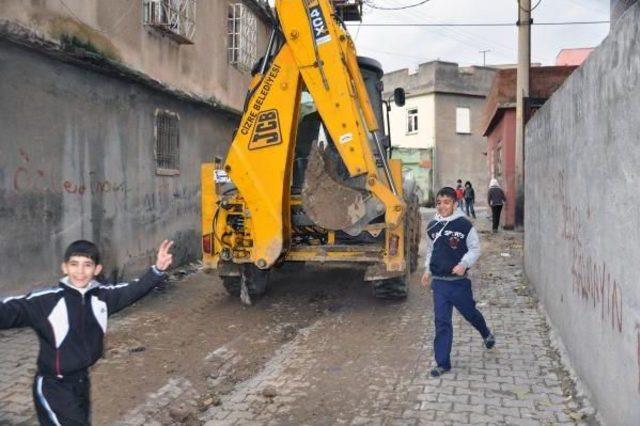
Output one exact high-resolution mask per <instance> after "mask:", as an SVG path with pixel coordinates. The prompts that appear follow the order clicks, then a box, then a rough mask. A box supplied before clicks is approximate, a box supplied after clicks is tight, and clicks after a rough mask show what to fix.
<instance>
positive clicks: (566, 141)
mask: <svg viewBox="0 0 640 426" xmlns="http://www.w3.org/2000/svg"><path fill="white" fill-rule="evenodd" d="M638 22H640V4H636V5H635V6H633V8H632V9H629V11H628V12H627V13H626V14H625V15H623V16H622V18H621V19H620V21H619V22H618V24H617V25H616V27H615V28H614V29H613V30H612V32H611V34H610V35H609V37H608V38H607V39H606V40H605V41H604V42H603V43H602V45H601V46H599V47H598V48H597V49H596V51H595V52H594V53H593V54H592V55H591V56H590V57H589V59H588V60H587V61H586V62H585V63H584V64H583V66H582V67H581V68H579V69H578V70H577V71H576V72H575V73H574V74H573V75H572V76H571V77H570V78H569V79H568V80H567V81H566V82H565V84H564V85H563V87H562V88H561V89H560V90H558V91H557V92H556V93H555V94H554V95H553V97H552V98H551V100H550V101H548V102H547V103H546V104H545V105H544V107H543V108H542V109H540V110H539V111H538V113H537V114H536V115H535V117H534V118H533V119H532V120H531V121H530V122H529V124H528V125H527V128H526V164H525V170H526V177H525V180H526V188H525V193H526V207H525V268H526V273H527V277H528V279H529V281H530V282H531V283H532V284H533V285H534V286H535V287H536V289H537V292H538V294H539V296H540V300H541V302H542V303H543V304H544V306H545V309H546V310H547V312H548V314H549V316H550V318H551V321H552V323H553V326H554V328H555V329H556V330H557V331H558V334H559V336H560V337H561V339H562V341H563V344H564V346H565V347H566V349H567V352H568V355H569V357H570V358H571V362H572V364H573V367H574V368H575V370H576V372H577V373H578V374H579V376H580V377H581V378H582V380H583V383H584V384H585V385H586V388H587V389H588V391H589V393H590V394H591V397H592V399H593V401H594V403H595V405H596V407H597V409H598V410H599V412H600V414H601V416H602V418H603V420H604V421H605V422H606V423H607V424H611V425H637V424H640V279H639V278H638V277H640V262H639V260H640V214H638V203H639V202H640V195H639V192H638V188H640V138H639V135H640V120H638V117H640V27H639V26H638Z"/></svg>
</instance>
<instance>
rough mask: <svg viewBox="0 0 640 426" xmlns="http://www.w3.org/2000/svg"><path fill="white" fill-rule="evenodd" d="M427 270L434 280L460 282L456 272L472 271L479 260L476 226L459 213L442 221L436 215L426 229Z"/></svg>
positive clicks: (455, 212)
mask: <svg viewBox="0 0 640 426" xmlns="http://www.w3.org/2000/svg"><path fill="white" fill-rule="evenodd" d="M427 237H428V240H427V242H428V245H427V256H426V259H425V269H426V268H428V270H429V272H430V273H431V275H432V276H433V277H434V278H444V279H459V278H460V277H459V276H457V275H453V273H452V271H453V268H454V267H455V266H456V265H458V264H461V265H463V266H464V267H465V268H466V269H469V268H471V266H473V264H475V262H476V261H477V260H478V257H480V240H479V238H478V233H477V232H476V230H475V228H474V227H473V224H472V223H471V222H470V221H469V220H468V219H467V218H466V217H465V216H464V214H463V213H462V212H460V211H459V210H457V209H456V210H454V213H453V214H452V215H451V216H448V217H446V218H443V217H441V216H439V215H436V216H435V217H434V218H433V220H431V221H430V222H429V224H428V225H427Z"/></svg>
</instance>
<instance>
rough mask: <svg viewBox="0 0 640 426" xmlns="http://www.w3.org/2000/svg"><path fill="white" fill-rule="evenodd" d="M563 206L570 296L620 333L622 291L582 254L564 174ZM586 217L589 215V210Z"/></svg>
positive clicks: (604, 268) (602, 267) (578, 226)
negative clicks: (590, 307)
mask: <svg viewBox="0 0 640 426" xmlns="http://www.w3.org/2000/svg"><path fill="white" fill-rule="evenodd" d="M558 180H559V183H560V184H559V185H558V187H559V188H560V193H559V198H560V202H561V203H562V206H563V208H562V237H563V238H564V239H565V240H567V241H568V242H570V243H571V257H572V264H571V278H572V282H571V286H572V290H573V293H574V294H575V295H576V296H578V297H579V298H581V299H582V300H584V301H585V302H588V303H589V304H590V305H591V306H592V308H593V309H599V310H600V319H601V320H602V321H603V322H605V321H606V322H608V323H609V324H610V326H611V328H612V330H615V331H617V332H619V333H622V325H623V321H622V306H623V297H622V290H621V287H620V285H619V284H618V281H617V280H616V279H615V278H614V277H612V276H611V273H610V272H609V269H608V268H607V264H606V262H604V261H603V262H599V261H596V260H594V259H593V258H592V257H591V256H590V255H588V254H587V253H585V251H586V250H585V248H584V246H583V244H582V238H581V236H582V234H583V232H582V223H581V221H580V220H579V216H580V211H579V210H578V209H577V208H576V207H573V206H571V203H570V202H569V200H568V199H567V195H566V193H565V188H566V185H565V177H564V172H560V173H559V176H558ZM587 211H588V212H589V213H588V215H589V216H590V215H591V213H590V211H589V209H587Z"/></svg>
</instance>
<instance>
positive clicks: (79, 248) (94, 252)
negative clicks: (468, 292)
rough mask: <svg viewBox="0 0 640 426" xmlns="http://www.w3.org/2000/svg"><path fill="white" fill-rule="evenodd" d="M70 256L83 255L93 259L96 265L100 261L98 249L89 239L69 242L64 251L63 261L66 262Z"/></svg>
mask: <svg viewBox="0 0 640 426" xmlns="http://www.w3.org/2000/svg"><path fill="white" fill-rule="evenodd" d="M71 256H83V257H88V258H89V259H91V260H93V261H94V262H95V264H96V265H98V264H99V263H100V251H99V250H98V247H97V246H96V245H95V244H93V243H92V242H91V241H87V240H78V241H74V242H72V243H71V244H69V247H67V250H65V252H64V261H65V262H68V261H69V259H71Z"/></svg>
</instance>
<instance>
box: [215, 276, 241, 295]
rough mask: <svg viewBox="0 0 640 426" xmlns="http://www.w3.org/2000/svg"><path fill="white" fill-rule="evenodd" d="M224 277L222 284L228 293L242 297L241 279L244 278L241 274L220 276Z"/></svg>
mask: <svg viewBox="0 0 640 426" xmlns="http://www.w3.org/2000/svg"><path fill="white" fill-rule="evenodd" d="M220 279H222V285H223V286H224V289H225V290H227V293H229V295H231V296H233V297H240V280H241V279H242V278H241V277H239V276H227V277H220Z"/></svg>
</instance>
